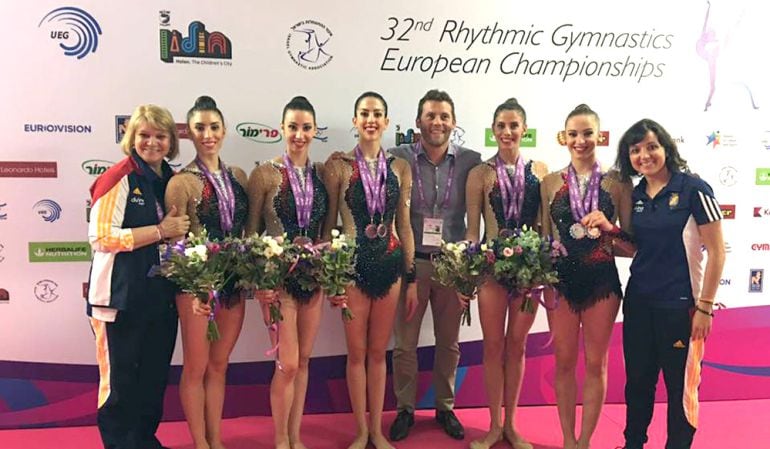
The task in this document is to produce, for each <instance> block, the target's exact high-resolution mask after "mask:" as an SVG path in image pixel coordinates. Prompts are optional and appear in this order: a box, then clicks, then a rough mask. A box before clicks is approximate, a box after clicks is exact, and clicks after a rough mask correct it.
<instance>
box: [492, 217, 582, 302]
mask: <svg viewBox="0 0 770 449" xmlns="http://www.w3.org/2000/svg"><path fill="white" fill-rule="evenodd" d="M494 247H495V256H496V260H495V263H494V276H495V279H496V280H497V282H499V283H500V285H502V286H503V287H506V288H507V289H508V292H509V293H510V294H511V295H513V294H516V293H519V294H524V301H523V302H522V304H521V310H522V311H526V312H529V313H534V311H535V307H534V304H533V303H532V300H533V298H534V299H539V298H540V297H541V296H542V292H543V289H544V288H545V287H548V286H553V285H555V284H556V283H558V282H559V277H558V272H557V271H556V268H555V267H556V263H557V262H558V260H559V258H562V257H565V256H566V255H567V250H566V248H565V247H564V245H562V244H561V243H560V242H559V241H558V240H553V239H552V238H551V237H550V236H547V237H541V236H540V234H538V233H537V232H536V231H535V230H534V229H532V228H527V227H526V226H524V227H523V228H522V229H520V230H515V231H514V232H513V233H512V234H510V235H507V236H500V237H498V238H497V239H495V241H494Z"/></svg>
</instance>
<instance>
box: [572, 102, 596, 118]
mask: <svg viewBox="0 0 770 449" xmlns="http://www.w3.org/2000/svg"><path fill="white" fill-rule="evenodd" d="M572 112H573V113H575V114H594V115H596V112H595V111H594V110H593V109H591V107H590V106H588V105H587V104H585V103H580V104H579V105H577V106H575V109H573V110H572Z"/></svg>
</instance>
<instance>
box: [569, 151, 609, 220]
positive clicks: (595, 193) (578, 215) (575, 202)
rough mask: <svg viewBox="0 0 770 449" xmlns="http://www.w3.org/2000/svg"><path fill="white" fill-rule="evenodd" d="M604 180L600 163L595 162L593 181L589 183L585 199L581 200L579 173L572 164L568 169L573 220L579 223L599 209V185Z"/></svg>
mask: <svg viewBox="0 0 770 449" xmlns="http://www.w3.org/2000/svg"><path fill="white" fill-rule="evenodd" d="M601 179H602V170H601V167H599V163H598V162H594V166H593V169H592V170H591V179H590V180H589V181H588V187H587V188H586V193H585V197H583V198H581V195H580V185H579V183H578V179H577V172H576V171H575V167H573V166H572V164H569V167H568V168H567V186H568V187H569V207H570V209H571V210H572V218H574V219H575V222H577V223H579V222H580V220H581V219H582V218H583V217H585V216H586V215H588V213H589V212H591V211H595V210H597V209H598V208H599V184H600V182H601Z"/></svg>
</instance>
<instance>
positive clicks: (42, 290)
mask: <svg viewBox="0 0 770 449" xmlns="http://www.w3.org/2000/svg"><path fill="white" fill-rule="evenodd" d="M57 288H59V284H57V283H56V282H54V281H52V280H50V279H43V280H42V281H38V282H37V284H35V298H37V299H38V301H41V302H54V301H56V300H57V299H59V294H58V293H56V289H57Z"/></svg>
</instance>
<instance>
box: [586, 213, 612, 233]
mask: <svg viewBox="0 0 770 449" xmlns="http://www.w3.org/2000/svg"><path fill="white" fill-rule="evenodd" d="M580 223H581V224H582V225H583V226H585V227H586V228H599V229H600V230H601V231H602V232H609V231H612V229H613V228H614V226H613V224H612V223H610V221H609V220H607V217H606V216H605V215H604V212H602V211H600V210H594V211H591V212H590V213H589V214H588V215H586V216H585V217H583V219H582V220H580Z"/></svg>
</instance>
